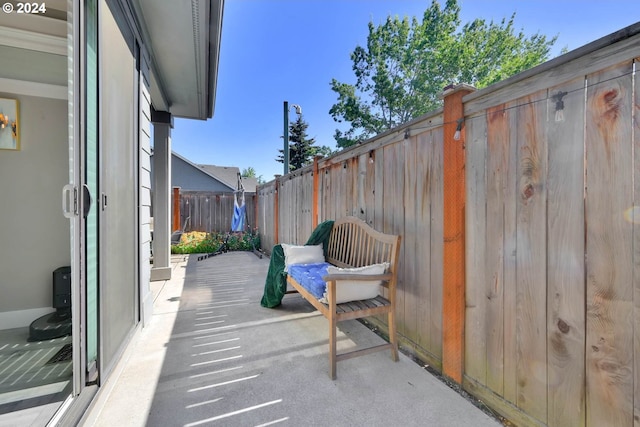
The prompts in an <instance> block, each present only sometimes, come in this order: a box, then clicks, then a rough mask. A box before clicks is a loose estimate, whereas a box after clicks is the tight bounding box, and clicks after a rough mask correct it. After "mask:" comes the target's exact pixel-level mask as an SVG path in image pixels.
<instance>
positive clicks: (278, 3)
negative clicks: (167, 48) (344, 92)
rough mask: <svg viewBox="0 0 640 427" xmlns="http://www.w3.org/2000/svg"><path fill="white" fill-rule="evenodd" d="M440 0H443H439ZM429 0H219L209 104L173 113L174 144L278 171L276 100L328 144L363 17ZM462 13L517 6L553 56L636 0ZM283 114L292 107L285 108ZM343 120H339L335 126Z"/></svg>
mask: <svg viewBox="0 0 640 427" xmlns="http://www.w3.org/2000/svg"><path fill="white" fill-rule="evenodd" d="M441 3H443V0H441ZM430 4H431V0H225V9H224V17H223V28H222V47H221V51H220V65H219V71H218V72H219V74H218V90H217V94H216V102H215V112H214V116H213V118H212V119H209V120H207V121H196V120H184V119H176V120H175V127H174V129H173V133H172V148H173V150H174V151H175V152H177V153H178V154H180V155H182V156H184V157H186V158H187V159H189V160H191V161H192V162H194V163H198V164H212V165H218V166H238V167H239V168H240V169H241V170H242V169H244V168H247V167H253V168H254V169H256V171H257V173H258V175H262V177H263V179H265V180H266V181H270V180H271V179H272V178H273V176H274V175H275V174H281V173H282V171H283V165H282V163H278V162H276V161H275V158H276V157H277V156H278V149H281V148H282V147H283V141H282V131H283V120H284V119H283V101H288V102H289V105H292V104H299V105H301V106H302V110H303V111H302V112H303V116H304V119H305V121H306V122H307V123H308V124H309V128H308V134H309V136H310V137H315V138H316V141H317V144H318V145H328V146H330V147H331V148H332V149H335V141H334V139H333V133H334V131H335V129H336V128H337V126H338V124H337V123H335V122H334V121H333V119H332V118H331V116H330V115H329V109H330V108H331V106H332V105H333V104H334V103H335V102H336V100H337V97H336V94H335V93H334V92H333V91H331V89H330V86H329V83H330V81H331V79H332V78H336V79H338V80H339V81H342V82H346V83H354V81H355V79H354V75H353V71H352V69H351V66H352V62H351V59H350V58H349V55H350V53H351V52H352V51H353V49H354V48H355V47H356V46H357V45H364V44H365V43H366V38H367V34H368V30H367V24H368V22H369V21H373V22H374V23H375V24H378V23H382V22H383V21H384V20H385V19H386V17H387V16H388V15H398V16H401V17H402V16H405V15H407V16H417V17H421V16H422V13H423V12H424V10H425V9H427V8H428V7H429V5H430ZM459 4H460V6H461V18H462V22H463V23H466V22H468V21H471V20H473V19H475V18H483V19H486V20H487V21H489V20H492V19H493V20H494V21H500V20H502V19H503V18H507V19H508V18H509V17H510V16H511V14H512V13H514V12H515V13H516V19H515V24H516V25H515V27H516V29H518V30H520V29H522V30H523V31H524V32H525V33H526V34H534V33H536V32H539V33H541V34H544V35H547V36H550V37H551V36H555V35H557V36H558V40H557V42H556V44H555V49H554V52H552V57H554V56H557V55H559V52H560V50H561V49H562V48H563V47H567V48H568V49H569V50H573V49H576V48H578V47H580V46H583V45H585V44H587V43H590V42H592V41H594V40H597V39H599V38H600V37H603V36H606V35H608V34H610V33H612V32H615V31H617V30H619V29H622V28H624V27H626V26H629V25H631V24H634V23H635V22H638V21H640V9H638V6H637V0H624V1H623V0H511V1H507V0H459ZM290 117H291V120H295V118H296V115H295V112H294V110H293V109H291V112H290ZM343 129H344V127H343Z"/></svg>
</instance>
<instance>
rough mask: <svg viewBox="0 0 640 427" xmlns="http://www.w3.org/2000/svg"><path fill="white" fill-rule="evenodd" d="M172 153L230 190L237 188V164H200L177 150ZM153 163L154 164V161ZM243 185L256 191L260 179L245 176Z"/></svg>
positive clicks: (238, 169)
mask: <svg viewBox="0 0 640 427" xmlns="http://www.w3.org/2000/svg"><path fill="white" fill-rule="evenodd" d="M171 155H172V156H173V157H175V158H177V159H180V160H181V161H182V162H184V163H185V164H187V165H189V166H191V167H193V168H194V169H197V170H198V171H200V172H202V173H204V174H205V175H207V176H209V177H210V178H211V179H214V180H216V181H218V182H219V183H221V184H222V185H224V186H226V187H227V189H228V191H235V190H237V188H238V173H239V172H240V168H238V167H237V166H215V165H198V164H195V163H193V162H192V161H191V160H189V159H187V158H186V157H184V156H181V155H180V154H178V153H176V152H175V151H172V152H171ZM151 156H153V150H152V152H151ZM151 163H152V164H153V162H151ZM183 180H184V179H183ZM172 185H178V186H179V187H182V185H180V184H176V183H173V184H172ZM242 186H243V187H244V191H246V192H248V193H255V191H256V187H257V186H258V179H257V178H246V177H243V178H242Z"/></svg>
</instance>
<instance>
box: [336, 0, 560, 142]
mask: <svg viewBox="0 0 640 427" xmlns="http://www.w3.org/2000/svg"><path fill="white" fill-rule="evenodd" d="M514 19H515V13H514V14H513V15H511V18H510V19H509V20H506V19H503V20H502V21H501V22H500V23H495V22H493V21H491V22H488V23H487V22H486V21H485V20H483V19H475V20H473V21H472V22H469V23H466V24H464V25H463V26H462V27H461V23H460V6H459V5H458V2H457V0H447V1H446V3H445V5H444V8H443V7H441V6H440V2H439V1H438V0H432V3H431V6H430V7H429V8H428V9H427V10H426V11H425V12H424V15H423V16H422V20H421V21H419V20H418V19H417V18H415V17H413V18H411V19H410V18H408V17H404V18H402V19H400V18H398V17H397V16H396V17H391V16H389V17H387V20H386V21H385V22H384V23H383V24H380V25H378V26H376V25H374V24H373V22H369V36H368V37H367V44H366V46H365V47H362V46H357V47H356V48H355V50H354V51H353V52H352V53H351V60H352V61H353V71H354V73H355V77H356V83H355V84H354V85H351V84H347V83H342V82H339V81H337V80H336V79H333V80H332V81H331V89H332V90H333V91H334V92H336V94H337V95H338V102H337V103H336V104H334V105H333V107H331V109H330V110H329V113H330V114H331V116H332V117H333V119H334V120H335V121H336V122H338V123H341V122H346V123H349V124H350V126H351V127H350V129H348V130H347V131H345V132H342V131H340V130H336V132H335V135H334V136H335V138H336V142H337V145H338V147H342V148H344V147H348V146H350V145H353V144H355V143H357V142H358V141H362V140H364V139H367V138H370V137H373V136H375V135H377V134H379V133H381V132H384V131H386V130H389V129H392V128H394V127H396V126H398V125H401V124H403V123H406V122H407V121H409V120H411V119H413V118H416V117H419V116H421V115H423V114H426V113H428V112H429V111H433V110H435V109H437V108H438V107H439V106H440V105H441V100H440V98H439V96H440V94H441V93H442V90H443V89H444V87H445V86H446V85H448V84H451V83H468V84H472V85H474V86H475V87H477V88H482V87H485V86H488V85H490V84H493V83H495V82H498V81H500V80H503V79H505V78H507V77H509V76H512V75H514V74H516V73H518V72H521V71H524V70H526V69H528V68H531V67H533V66H535V65H537V64H539V63H541V62H544V61H545V60H547V58H548V56H549V51H550V49H551V47H552V46H553V44H554V43H555V42H556V39H557V37H553V38H550V39H548V38H547V37H546V36H544V35H540V34H538V33H536V34H534V35H533V36H531V37H527V36H526V35H525V34H524V33H523V32H522V31H520V32H516V31H515V30H514Z"/></svg>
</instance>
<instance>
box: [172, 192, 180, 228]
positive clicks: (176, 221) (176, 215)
mask: <svg viewBox="0 0 640 427" xmlns="http://www.w3.org/2000/svg"><path fill="white" fill-rule="evenodd" d="M172 222H173V227H172V228H171V231H172V232H173V231H176V230H182V226H181V225H180V187H173V221H172Z"/></svg>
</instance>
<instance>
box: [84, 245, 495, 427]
mask: <svg viewBox="0 0 640 427" xmlns="http://www.w3.org/2000/svg"><path fill="white" fill-rule="evenodd" d="M173 261H174V265H173V277H172V279H171V280H169V281H166V282H161V283H155V284H154V288H153V291H154V293H157V296H156V298H155V303H154V315H153V318H152V320H151V323H150V325H148V326H147V327H146V328H144V329H142V330H140V331H139V332H138V334H137V336H136V337H135V338H134V342H132V344H131V345H130V347H129V350H127V353H126V354H125V356H124V357H123V360H122V362H121V363H120V364H119V365H118V367H117V368H116V371H115V373H114V375H112V378H110V380H109V381H108V382H107V384H105V385H104V386H103V390H102V391H101V393H100V395H99V397H98V399H97V400H96V402H95V404H94V406H93V407H92V409H91V410H90V412H89V413H88V415H87V417H86V419H85V422H84V425H87V426H113V425H118V426H143V425H148V426H169V425H171V426H185V427H193V426H200V425H223V426H266V425H283V426H285V425H290V426H316V425H317V426H327V425H330V426H361V425H367V426H389V425H404V426H469V425H473V426H499V425H500V424H499V423H498V422H497V421H496V420H495V419H493V418H491V417H489V416H488V415H486V414H485V413H483V412H482V411H481V410H480V409H478V408H476V407H475V406H473V404H472V403H470V402H469V401H468V400H466V399H465V398H464V397H462V396H461V395H459V394H458V393H456V392H455V391H453V390H452V389H450V388H449V387H447V386H446V385H445V384H444V383H442V382H441V381H439V380H438V379H437V378H435V377H434V376H432V375H431V374H430V373H428V372H427V371H425V370H424V369H423V368H421V367H420V366H419V365H417V364H416V363H414V362H413V361H411V360H410V359H409V358H408V357H406V356H404V355H402V354H401V355H400V361H399V362H397V363H394V362H393V361H392V360H391V358H390V356H389V353H388V352H378V353H374V354H370V355H367V356H363V357H359V358H355V359H349V360H345V361H342V362H339V363H338V371H337V372H338V378H337V380H336V381H332V380H331V379H330V378H329V376H328V353H327V352H328V345H327V343H328V328H327V320H326V319H325V318H324V317H322V316H321V315H320V314H319V313H318V312H317V311H315V310H314V309H313V307H312V306H311V305H309V304H308V303H306V302H305V301H304V300H303V299H302V298H301V297H300V296H298V295H295V294H294V295H287V296H286V297H285V299H284V301H283V304H282V306H281V307H278V308H276V309H268V308H263V307H261V306H260V298H261V297H262V291H263V288H264V279H265V276H266V271H267V268H268V265H269V259H268V258H264V259H258V258H257V257H256V256H254V255H253V254H251V253H243V252H234V253H227V254H222V255H219V256H216V257H213V258H209V259H206V260H202V261H197V257H195V256H191V257H184V256H182V257H174V258H173ZM381 340H382V339H381V338H380V337H378V336H377V335H376V334H375V333H373V332H372V331H370V330H369V329H368V328H366V327H365V326H364V325H362V324H361V323H359V322H357V321H355V320H354V321H347V322H341V323H340V324H339V332H338V350H339V351H340V350H346V349H348V348H351V347H353V346H355V345H361V346H369V345H371V344H374V343H376V342H381Z"/></svg>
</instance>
